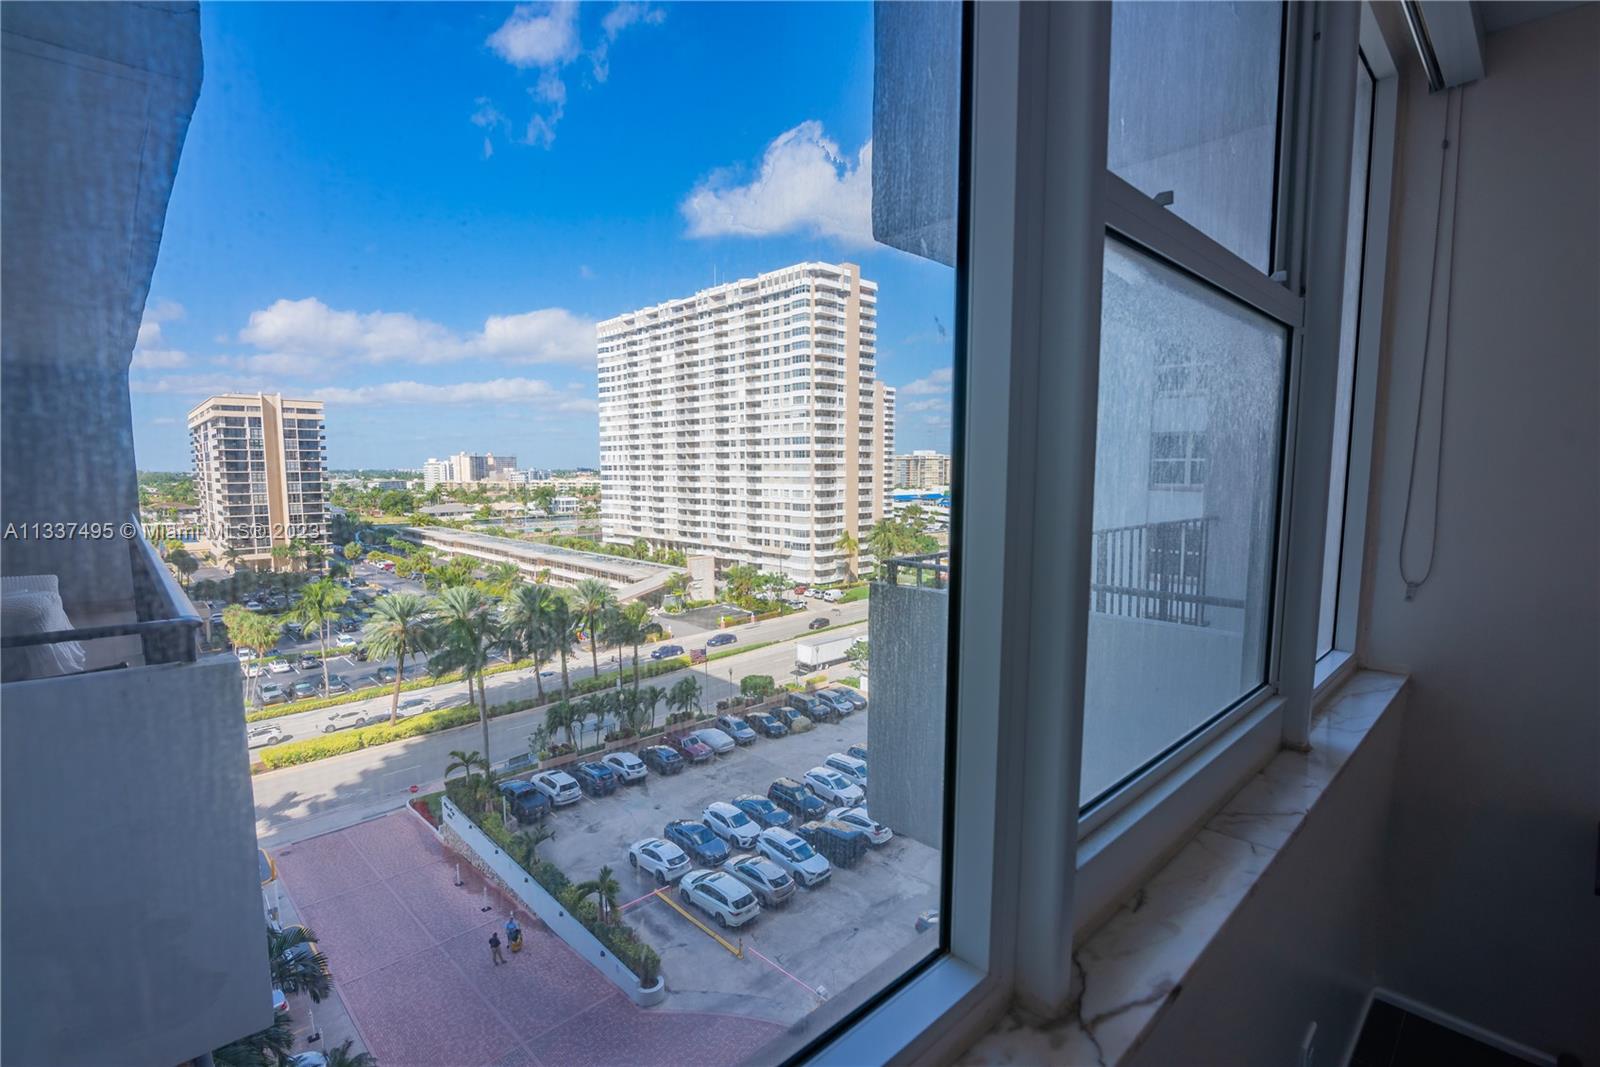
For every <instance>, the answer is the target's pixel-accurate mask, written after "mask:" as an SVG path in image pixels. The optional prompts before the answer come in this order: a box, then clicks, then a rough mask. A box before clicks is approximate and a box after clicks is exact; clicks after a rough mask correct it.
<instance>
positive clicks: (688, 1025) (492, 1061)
mask: <svg viewBox="0 0 1600 1067" xmlns="http://www.w3.org/2000/svg"><path fill="white" fill-rule="evenodd" d="M274 859H276V860H277V863H278V872H279V875H280V877H281V878H282V881H283V885H284V888H285V889H286V890H287V891H288V893H289V895H290V896H291V898H292V899H293V900H294V902H295V904H296V906H297V907H298V908H299V912H300V915H301V916H302V918H303V921H304V922H305V924H306V925H307V926H308V927H310V928H311V930H312V931H314V932H315V933H316V935H317V938H318V940H319V943H320V946H321V948H322V951H323V952H324V953H326V954H327V957H328V966H329V968H330V970H332V972H333V976H334V984H335V986H336V987H337V989H338V992H339V995H340V996H341V997H342V998H343V999H344V1002H345V1006H346V1008H348V1010H349V1012H350V1016H351V1018H352V1019H353V1020H354V1022H355V1026H356V1029H357V1030H358V1031H359V1032H360V1034H361V1037H362V1040H363V1041H364V1042H365V1043H366V1046H367V1048H368V1050H369V1051H371V1052H372V1054H373V1055H374V1056H375V1057H376V1058H377V1061H378V1063H379V1067H407V1065H417V1067H444V1065H448V1067H490V1065H503V1067H523V1065H527V1067H585V1065H588V1064H594V1065H600V1064H606V1065H617V1064H627V1065H644V1064H663V1065H679V1064H694V1065H696V1067H699V1065H707V1067H709V1065H715V1064H730V1065H731V1064H737V1063H745V1062H752V1061H754V1060H756V1059H759V1058H760V1056H759V1050H760V1049H761V1048H762V1046H763V1045H765V1044H766V1043H767V1042H768V1041H771V1040H772V1039H773V1038H775V1037H777V1036H778V1035H779V1034H780V1033H781V1032H782V1030H781V1028H780V1027H778V1026H776V1025H773V1024H771V1023H766V1022H762V1021H760V1020H755V1019H747V1018H738V1017H734V1016H726V1015H711V1014H705V1013H701V1012H679V1011H673V1010H672V1009H671V998H670V996H669V998H668V1001H667V1005H666V1006H663V1007H657V1008H651V1009H641V1008H638V1007H636V1006H635V1005H634V1004H633V1002H632V1001H630V1000H629V999H628V998H627V997H626V996H624V995H623V993H622V992H621V990H619V989H617V987H616V986H614V985H612V984H611V983H610V982H609V981H607V980H606V979H605V978H604V977H603V976H602V975H601V974H599V972H597V971H595V970H594V969H593V968H592V967H590V966H589V965H588V964H587V963H585V962H584V961H583V960H582V959H581V958H580V957H579V956H578V955H577V954H575V953H574V952H573V951H572V950H571V949H569V948H568V947H567V946H566V944H565V943H563V942H562V941H561V940H560V939H558V938H557V937H555V936H554V935H553V934H551V933H550V932H549V931H548V930H547V929H546V928H545V927H544V925H543V924H542V923H540V922H538V921H537V920H536V919H534V918H533V916H531V915H530V914H528V913H527V912H526V911H525V910H522V909H521V908H519V909H518V912H517V921H518V922H519V923H520V924H521V925H522V929H523V940H524V942H525V944H524V947H523V950H522V952H520V953H518V954H515V955H513V954H511V953H510V952H509V951H508V952H507V953H506V959H507V960H508V961H509V962H508V963H507V964H506V965H505V966H495V965H494V963H493V962H492V960H491V958H490V954H489V934H490V933H491V932H492V931H494V930H495V929H497V928H499V927H500V926H501V925H502V924H503V923H504V922H505V918H506V914H507V912H508V911H509V910H510V908H511V907H512V903H513V902H512V901H511V900H510V898H508V897H506V896H504V895H503V894H501V893H500V892H498V891H497V890H495V889H494V888H493V887H491V888H490V889H489V895H488V900H489V902H490V904H491V906H492V909H491V910H490V911H488V912H484V911H482V910H480V909H481V908H482V906H483V900H484V895H483V891H484V884H483V879H482V878H481V877H480V876H479V875H478V873H477V872H476V871H475V870H473V869H472V868H471V867H470V866H468V865H467V864H466V863H464V862H463V863H461V864H460V868H461V877H462V880H463V882H464V883H465V884H464V885H462V886H460V887H458V886H456V885H455V884H454V883H455V877H456V866H457V863H458V861H459V857H458V856H456V855H455V853H453V852H451V851H450V850H449V849H447V848H445V847H444V846H443V845H442V844H440V843H439V841H438V840H437V839H436V838H435V837H434V836H433V834H432V832H431V831H429V830H428V828H427V827H426V826H425V825H424V824H423V823H422V821H421V820H420V819H419V818H417V817H416V816H415V815H413V814H412V813H411V812H409V811H399V812H395V813H394V814H391V815H386V816H384V817H382V818H380V819H374V820H373V821H371V822H366V823H362V824H361V825H359V826H352V827H350V828H348V829H345V830H338V831H335V832H333V833H330V834H325V835H323V836H321V837H314V838H311V839H310V840H307V841H301V842H299V843H297V844H294V845H289V846H286V847H284V848H283V849H281V850H279V851H278V852H276V853H274Z"/></svg>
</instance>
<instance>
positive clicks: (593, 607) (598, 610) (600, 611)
mask: <svg viewBox="0 0 1600 1067" xmlns="http://www.w3.org/2000/svg"><path fill="white" fill-rule="evenodd" d="M573 595H574V596H575V597H576V599H577V605H578V615H579V616H580V617H581V618H582V619H583V624H584V625H583V628H584V629H585V630H588V631H589V659H590V660H591V661H592V663H593V665H594V676H595V677H596V678H598V677H600V645H599V638H600V625H601V623H602V621H603V620H604V618H605V613H606V609H607V608H609V607H611V606H612V605H613V604H615V603H616V602H617V595H616V594H615V593H613V592H612V591H611V587H610V586H609V585H607V584H606V583H605V582H602V581H601V580H600V579H598V578H585V579H584V580H583V581H581V582H579V583H578V584H577V586H575V587H574V588H573Z"/></svg>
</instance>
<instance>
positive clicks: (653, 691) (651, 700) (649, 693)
mask: <svg viewBox="0 0 1600 1067" xmlns="http://www.w3.org/2000/svg"><path fill="white" fill-rule="evenodd" d="M666 695H667V691H666V690H665V689H663V688H661V687H660V686H659V685H647V686H645V687H644V688H643V689H641V690H640V691H639V706H640V707H641V708H644V709H646V710H647V711H649V713H650V725H651V726H654V725H655V724H656V705H657V704H659V703H661V700H662V698H663V697H665V696H666ZM669 706H670V705H669Z"/></svg>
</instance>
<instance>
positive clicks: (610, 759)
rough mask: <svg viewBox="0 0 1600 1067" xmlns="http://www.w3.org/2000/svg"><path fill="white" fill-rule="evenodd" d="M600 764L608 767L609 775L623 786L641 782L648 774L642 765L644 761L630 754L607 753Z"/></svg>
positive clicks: (647, 770)
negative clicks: (615, 777) (614, 776)
mask: <svg viewBox="0 0 1600 1067" xmlns="http://www.w3.org/2000/svg"><path fill="white" fill-rule="evenodd" d="M600 762H601V763H604V764H605V765H606V766H607V767H610V768H611V773H612V774H615V775H616V776H617V780H618V781H620V782H622V783H624V784H626V783H628V782H638V781H642V780H643V779H644V778H645V776H646V775H648V774H649V773H650V771H649V769H648V768H646V767H645V765H644V760H642V759H640V758H639V757H638V756H635V755H634V754H633V753H632V752H608V753H606V755H605V757H604V758H603V759H601V761H600Z"/></svg>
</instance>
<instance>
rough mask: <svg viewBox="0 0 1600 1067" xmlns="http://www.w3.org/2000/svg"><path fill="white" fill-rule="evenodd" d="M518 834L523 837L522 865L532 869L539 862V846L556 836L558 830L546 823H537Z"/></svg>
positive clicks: (526, 868)
mask: <svg viewBox="0 0 1600 1067" xmlns="http://www.w3.org/2000/svg"><path fill="white" fill-rule="evenodd" d="M517 836H518V837H520V838H521V839H522V866H523V868H524V869H525V870H528V871H532V870H533V867H534V864H536V863H538V862H539V846H540V845H542V844H544V843H545V842H546V841H548V840H550V839H551V838H552V837H554V836H556V832H555V831H554V830H552V829H550V827H548V826H546V825H545V824H544V823H537V824H535V825H533V826H531V827H529V828H528V829H526V830H524V831H522V832H521V833H520V834H518V835H517Z"/></svg>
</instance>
